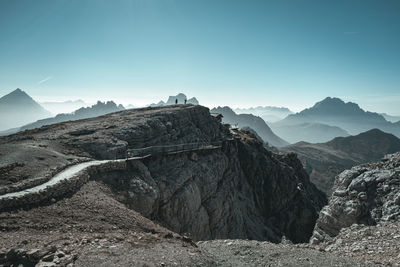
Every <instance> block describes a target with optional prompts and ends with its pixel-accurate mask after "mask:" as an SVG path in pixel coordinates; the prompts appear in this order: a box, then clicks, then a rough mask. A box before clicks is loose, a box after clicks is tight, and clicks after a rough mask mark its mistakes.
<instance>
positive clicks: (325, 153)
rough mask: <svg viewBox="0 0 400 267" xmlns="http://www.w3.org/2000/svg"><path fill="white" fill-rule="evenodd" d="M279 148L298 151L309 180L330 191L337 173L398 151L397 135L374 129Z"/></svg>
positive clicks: (286, 150) (326, 191)
mask: <svg viewBox="0 0 400 267" xmlns="http://www.w3.org/2000/svg"><path fill="white" fill-rule="evenodd" d="M279 150H280V151H281V152H284V153H289V152H294V153H297V154H298V157H299V159H300V160H301V161H302V162H303V165H304V166H305V168H306V170H307V172H308V173H309V175H310V179H311V181H312V182H313V183H314V184H315V185H317V187H318V188H319V189H320V190H322V191H324V192H325V193H327V194H328V195H329V194H330V193H331V190H332V187H333V183H334V178H335V176H336V175H338V174H339V173H340V172H342V171H343V170H345V169H349V168H351V167H353V166H355V165H358V164H361V163H366V162H374V161H377V160H379V159H381V158H382V157H383V156H384V155H386V154H390V153H394V152H397V151H400V139H399V138H397V137H396V136H394V135H392V134H388V133H385V132H382V131H380V130H378V129H373V130H370V131H367V132H364V133H361V134H359V135H356V136H349V137H337V138H335V139H333V140H332V141H329V142H326V143H320V144H310V143H306V142H300V143H297V144H293V145H290V146H287V147H283V148H280V149H279Z"/></svg>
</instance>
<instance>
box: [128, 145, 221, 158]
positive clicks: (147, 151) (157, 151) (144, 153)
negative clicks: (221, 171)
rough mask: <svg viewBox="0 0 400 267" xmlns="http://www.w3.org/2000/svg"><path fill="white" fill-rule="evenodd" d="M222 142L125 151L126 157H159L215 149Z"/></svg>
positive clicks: (150, 147)
mask: <svg viewBox="0 0 400 267" xmlns="http://www.w3.org/2000/svg"><path fill="white" fill-rule="evenodd" d="M222 143H223V141H213V142H209V143H205V142H197V143H186V144H175V145H165V146H149V147H142V148H133V149H128V150H127V151H126V157H127V158H131V157H143V156H148V155H161V154H169V153H177V152H184V151H191V150H206V149H216V148H220V147H221V146H222Z"/></svg>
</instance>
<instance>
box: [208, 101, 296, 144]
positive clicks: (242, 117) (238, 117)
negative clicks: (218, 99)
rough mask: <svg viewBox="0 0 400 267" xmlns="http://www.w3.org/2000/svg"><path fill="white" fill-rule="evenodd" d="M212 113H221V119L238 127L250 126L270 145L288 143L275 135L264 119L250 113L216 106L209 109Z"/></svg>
mask: <svg viewBox="0 0 400 267" xmlns="http://www.w3.org/2000/svg"><path fill="white" fill-rule="evenodd" d="M211 112H212V113H219V114H222V116H223V118H222V121H223V122H224V123H229V124H231V125H236V124H237V126H238V127H239V128H242V127H250V128H251V129H253V130H254V131H256V133H257V134H258V135H259V136H260V137H261V138H262V139H263V140H264V142H266V143H268V144H269V145H272V146H278V147H281V146H286V145H288V144H289V143H288V142H286V141H285V140H283V139H281V138H280V137H278V136H277V135H275V134H274V133H273V132H272V130H271V129H270V128H269V127H268V125H267V124H266V123H265V121H264V120H263V119H262V118H260V117H257V116H254V115H252V114H236V113H235V112H234V111H233V110H232V109H231V108H230V107H218V108H213V109H212V110H211Z"/></svg>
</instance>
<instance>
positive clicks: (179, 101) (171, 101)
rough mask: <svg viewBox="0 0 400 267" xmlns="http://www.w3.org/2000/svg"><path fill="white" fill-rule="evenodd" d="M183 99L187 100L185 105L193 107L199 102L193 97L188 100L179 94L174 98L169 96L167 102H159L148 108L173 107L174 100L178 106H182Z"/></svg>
mask: <svg viewBox="0 0 400 267" xmlns="http://www.w3.org/2000/svg"><path fill="white" fill-rule="evenodd" d="M185 99H186V100H187V101H186V104H193V105H198V104H199V101H198V100H197V99H196V98H195V97H192V98H190V99H188V98H187V97H186V95H185V94H182V93H179V94H177V95H176V96H169V97H168V100H167V102H164V101H160V102H158V103H157V104H155V103H152V104H150V105H149V106H150V107H159V106H168V105H175V100H178V104H184V103H185Z"/></svg>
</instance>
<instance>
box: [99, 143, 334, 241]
mask: <svg viewBox="0 0 400 267" xmlns="http://www.w3.org/2000/svg"><path fill="white" fill-rule="evenodd" d="M249 140H250V141H249ZM94 179H96V180H98V181H102V182H104V183H106V184H109V185H110V186H111V188H112V189H113V190H114V192H115V195H116V197H117V198H118V200H120V201H121V202H123V203H125V204H126V205H128V206H129V207H131V208H132V209H135V210H137V211H139V212H141V213H142V214H143V215H144V216H146V217H149V218H151V219H153V220H156V221H157V222H160V223H161V224H162V225H164V226H166V227H167V228H169V229H171V230H173V231H176V232H178V233H183V234H187V235H189V236H191V237H192V238H194V239H197V240H205V239H215V238H248V239H257V240H270V241H273V242H279V241H280V240H281V238H282V237H283V236H286V238H288V239H290V240H292V241H293V242H308V240H309V238H310V236H311V233H312V230H313V228H314V224H315V221H316V219H317V215H318V211H319V210H320V209H321V208H322V206H323V205H325V204H326V202H325V196H324V194H323V193H322V192H320V191H319V190H318V189H316V187H315V186H314V185H313V184H311V183H310V182H309V179H308V176H307V174H306V173H305V172H304V170H303V168H302V165H301V163H300V162H299V160H298V159H297V158H296V156H295V155H294V154H290V155H286V156H278V155H275V154H272V153H271V152H268V151H267V150H265V149H264V148H263V145H262V144H261V143H259V142H258V141H256V140H255V139H251V138H249V139H243V140H240V139H235V140H232V141H225V142H224V143H223V146H222V147H221V148H220V149H214V150H207V151H197V152H187V153H179V154H173V155H167V156H157V157H149V158H147V159H144V160H141V161H131V162H129V164H128V167H127V169H126V170H125V171H123V172H121V171H116V172H114V173H110V172H108V173H99V174H98V175H97V176H95V177H94Z"/></svg>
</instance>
